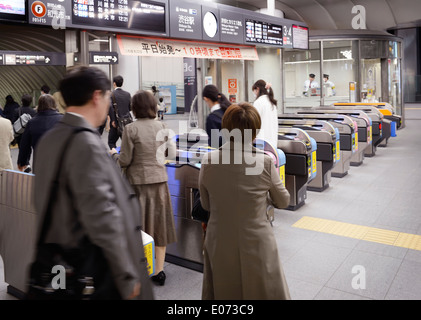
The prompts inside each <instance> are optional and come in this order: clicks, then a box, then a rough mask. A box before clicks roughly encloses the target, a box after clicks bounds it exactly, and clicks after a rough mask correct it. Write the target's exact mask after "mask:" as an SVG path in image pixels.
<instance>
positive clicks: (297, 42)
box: [292, 25, 308, 50]
mask: <svg viewBox="0 0 421 320" xmlns="http://www.w3.org/2000/svg"><path fill="white" fill-rule="evenodd" d="M292 47H293V48H294V49H304V50H308V28H307V27H303V26H298V25H293V26H292Z"/></svg>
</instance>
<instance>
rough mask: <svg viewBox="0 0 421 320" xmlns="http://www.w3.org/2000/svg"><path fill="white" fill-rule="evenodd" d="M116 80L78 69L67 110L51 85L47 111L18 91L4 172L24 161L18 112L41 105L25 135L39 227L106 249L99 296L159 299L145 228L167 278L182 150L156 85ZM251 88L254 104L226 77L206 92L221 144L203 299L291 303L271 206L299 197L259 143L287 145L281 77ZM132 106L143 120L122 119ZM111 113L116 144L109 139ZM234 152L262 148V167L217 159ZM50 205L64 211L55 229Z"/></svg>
mask: <svg viewBox="0 0 421 320" xmlns="http://www.w3.org/2000/svg"><path fill="white" fill-rule="evenodd" d="M109 83H110V82H109V80H108V78H107V76H106V75H105V73H104V72H102V71H101V70H99V69H97V68H93V67H75V68H72V69H71V70H69V71H68V72H67V74H66V75H65V76H64V78H63V79H62V81H61V82H60V84H59V91H58V93H59V98H60V99H61V102H60V103H61V104H63V105H64V107H62V108H63V109H65V113H64V115H63V114H62V113H63V112H59V111H58V110H57V105H58V104H59V103H58V99H57V97H56V98H54V97H53V96H51V95H49V88H48V87H43V88H42V90H41V91H42V95H41V97H40V98H39V100H38V102H37V107H36V111H35V110H34V108H32V107H31V106H30V104H31V102H32V97H31V96H28V97H25V96H24V97H22V107H20V106H19V105H18V104H16V103H14V101H13V98H12V99H10V98H8V99H7V109H6V108H5V109H4V110H3V117H4V118H2V117H0V134H1V135H0V148H1V150H0V152H1V155H2V157H0V169H11V167H12V163H11V159H10V150H9V144H10V143H11V141H12V140H13V139H16V137H14V136H15V135H14V132H13V128H12V123H13V120H15V121H16V115H18V116H19V115H20V114H22V113H23V112H29V109H28V108H32V111H33V112H32V114H31V117H32V119H31V120H29V121H28V123H27V125H26V128H25V131H24V133H23V134H22V135H21V136H20V140H19V157H18V168H19V170H21V171H24V170H25V169H26V168H27V167H28V166H29V160H30V157H31V152H32V150H33V151H34V160H33V167H34V172H35V188H34V192H35V194H34V199H35V208H36V210H37V212H38V214H39V217H40V219H39V223H38V233H37V234H38V235H40V234H43V235H44V236H45V237H44V238H43V239H44V241H45V242H48V243H55V244H57V245H59V246H61V247H63V248H79V249H80V248H82V247H83V248H84V247H85V246H86V243H89V245H91V246H95V248H98V250H99V252H101V256H102V257H103V260H101V261H102V269H101V270H102V271H103V272H105V275H106V276H104V277H102V278H101V279H100V280H95V281H97V283H95V284H94V286H95V287H96V289H98V290H96V291H95V293H94V294H93V296H92V298H93V299H153V290H152V288H151V286H150V284H149V283H150V282H149V280H148V275H147V269H146V261H145V258H144V254H143V252H142V250H139V248H140V247H141V246H142V237H141V231H144V232H146V233H147V234H149V235H151V236H152V237H153V239H154V241H155V249H156V252H155V253H156V257H155V258H156V268H155V269H156V270H155V274H154V275H153V276H152V277H151V278H152V281H153V282H155V283H156V284H158V285H164V284H165V281H166V274H165V272H164V261H165V254H166V247H167V245H168V244H171V243H174V242H176V241H177V235H176V228H175V223H174V216H173V208H172V203H171V195H170V190H169V187H168V175H167V172H166V167H165V161H166V160H168V159H175V158H176V146H175V143H174V142H173V140H172V139H171V137H170V131H169V130H168V128H167V127H166V125H165V123H164V122H162V121H156V120H158V119H160V118H161V117H160V116H159V117H157V114H158V111H159V110H160V108H161V107H162V106H160V104H159V102H160V101H159V91H158V90H157V89H156V87H155V88H153V89H154V90H152V92H149V91H143V90H141V91H138V92H137V93H136V94H134V95H133V96H131V95H130V93H128V92H126V91H124V90H123V89H122V88H121V87H122V85H123V78H122V77H121V76H117V77H115V78H114V79H113V84H114V88H113V90H111V88H110V85H109ZM44 89H45V90H44ZM251 89H252V91H253V93H254V94H255V96H256V100H255V101H254V104H249V103H245V102H244V103H239V104H231V103H230V101H228V99H227V98H226V97H225V95H224V94H222V93H221V92H220V91H219V90H218V88H217V87H216V86H214V85H207V86H206V87H204V89H203V99H204V102H205V103H206V105H207V106H208V107H209V111H210V112H209V115H208V117H207V120H206V128H205V129H206V132H207V134H208V137H209V146H211V147H213V148H215V150H214V151H212V152H210V153H208V154H207V155H205V157H204V158H203V160H202V166H201V169H200V176H199V181H198V182H199V187H200V202H201V205H202V208H203V209H204V210H207V211H208V212H209V220H208V222H207V226H206V236H205V238H204V239H205V241H204V251H203V255H204V276H203V289H202V299H290V295H289V290H288V285H287V283H286V280H285V276H284V273H283V270H282V265H281V261H280V259H279V255H278V250H277V245H276V240H275V237H274V234H273V232H272V230H271V225H270V222H269V221H268V220H267V216H266V209H267V206H268V205H273V206H274V207H276V208H285V207H287V206H288V204H289V199H290V196H289V193H288V191H287V190H286V189H285V187H284V186H283V184H282V183H281V181H280V178H279V175H278V174H277V171H276V168H275V166H274V164H273V160H272V159H271V158H270V157H269V156H267V155H266V154H265V153H264V152H263V151H261V150H258V149H256V148H254V147H253V141H254V140H255V138H261V139H265V140H266V141H268V142H270V143H271V144H273V145H274V146H275V147H276V141H277V130H276V129H277V107H276V104H277V102H276V100H275V99H274V93H273V90H272V88H271V85H270V84H269V83H267V82H265V81H263V80H258V81H257V82H256V83H255V84H253V86H252V88H251ZM29 98H31V99H29ZM25 108H26V109H25ZM127 114H130V115H133V117H134V119H135V121H132V122H131V123H130V122H128V123H127V124H125V126H124V130H123V128H120V129H121V130H117V129H118V126H119V123H120V121H118V118H119V117H124V116H126V115H127ZM107 118H108V119H109V124H110V126H109V136H108V147H109V150H107V148H106V147H105V145H104V143H102V140H101V134H102V132H103V130H104V128H105V126H106V124H107ZM222 129H226V130H222ZM221 130H222V132H231V131H232V130H239V131H240V132H241V133H242V135H243V136H244V137H248V138H244V139H242V140H241V143H240V144H238V143H236V142H235V141H233V139H232V137H231V136H224V134H223V133H221ZM246 131H250V132H251V133H252V134H251V135H246V134H245V132H246ZM98 133H99V134H98ZM57 137H60V139H57ZM118 139H121V146H120V147H119V148H117V140H118ZM117 149H118V150H117ZM223 152H230V153H238V152H239V153H240V154H239V156H240V158H242V159H245V158H247V157H248V156H252V155H254V156H255V155H256V154H258V155H260V156H261V157H262V159H263V161H262V171H261V172H260V173H259V174H246V172H247V169H249V167H250V166H251V164H250V162H249V161H242V162H241V164H238V163H235V164H234V163H232V164H229V165H228V166H227V165H226V164H224V165H221V164H220V163H221V162H219V161H218V162H217V163H214V162H213V159H219V158H221V157H222V154H223ZM230 159H231V160H233V159H238V158H237V157H234V156H233V157H230ZM221 182H223V183H221ZM52 185H54V188H52ZM52 189H54V190H55V191H54V192H55V193H54V195H55V196H54V198H53V199H51V198H50V195H51V194H50V192H49V191H50V190H52ZM47 209H48V210H53V211H54V216H53V217H52V218H51V219H49V228H48V230H47V231H46V230H45V229H44V228H43V226H44V224H43V222H44V221H43V219H44V217H45V216H46V211H47ZM75 213H76V214H75ZM48 216H49V215H48ZM63 222H66V223H64V224H63ZM36 257H37V256H36ZM94 262H95V261H94ZM95 279H96V278H95Z"/></svg>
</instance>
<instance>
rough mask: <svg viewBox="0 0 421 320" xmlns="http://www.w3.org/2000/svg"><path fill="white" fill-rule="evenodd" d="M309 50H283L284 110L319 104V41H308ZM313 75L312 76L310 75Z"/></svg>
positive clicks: (288, 110) (320, 81) (294, 109)
mask: <svg viewBox="0 0 421 320" xmlns="http://www.w3.org/2000/svg"><path fill="white" fill-rule="evenodd" d="M309 48H310V49H309V50H294V49H285V51H284V90H285V92H284V97H285V98H284V111H285V112H287V113H290V112H292V113H293V112H295V111H296V110H297V109H299V108H305V107H316V106H320V98H321V96H320V94H321V90H320V84H321V83H322V81H323V78H322V75H321V74H320V42H319V41H310V44H309ZM310 75H311V76H313V75H314V78H311V79H310V77H311V76H310Z"/></svg>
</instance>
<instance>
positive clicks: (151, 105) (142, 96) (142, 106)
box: [132, 90, 158, 119]
mask: <svg viewBox="0 0 421 320" xmlns="http://www.w3.org/2000/svg"><path fill="white" fill-rule="evenodd" d="M132 110H133V114H134V116H135V118H137V119H140V118H149V119H155V118H156V113H157V112H158V109H157V105H156V101H155V97H154V96H153V95H152V93H150V92H148V91H145V90H140V91H138V92H137V93H136V94H135V95H134V96H133V97H132Z"/></svg>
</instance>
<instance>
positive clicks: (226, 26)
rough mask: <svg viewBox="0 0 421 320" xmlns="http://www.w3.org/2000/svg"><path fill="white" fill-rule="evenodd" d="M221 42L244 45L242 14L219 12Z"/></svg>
mask: <svg viewBox="0 0 421 320" xmlns="http://www.w3.org/2000/svg"><path fill="white" fill-rule="evenodd" d="M219 19H220V20H219V28H220V34H221V42H228V43H239V44H242V43H244V18H243V15H242V14H239V13H235V12H232V11H227V10H219Z"/></svg>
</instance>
